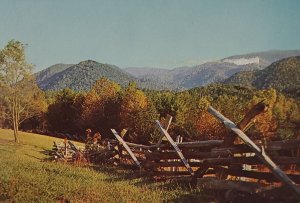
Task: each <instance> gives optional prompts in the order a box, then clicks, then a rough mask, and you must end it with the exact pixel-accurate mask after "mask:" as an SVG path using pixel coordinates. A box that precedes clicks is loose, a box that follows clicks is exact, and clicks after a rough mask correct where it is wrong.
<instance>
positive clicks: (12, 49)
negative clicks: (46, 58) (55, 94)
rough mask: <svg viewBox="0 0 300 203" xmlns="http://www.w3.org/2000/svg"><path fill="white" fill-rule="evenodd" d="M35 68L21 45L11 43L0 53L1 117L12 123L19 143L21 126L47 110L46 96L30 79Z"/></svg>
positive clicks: (12, 41)
mask: <svg viewBox="0 0 300 203" xmlns="http://www.w3.org/2000/svg"><path fill="white" fill-rule="evenodd" d="M32 67H33V66H32V65H31V64H28V63H27V62H26V59H25V46H24V45H23V44H22V43H21V42H19V41H14V40H11V41H9V42H8V44H7V45H6V46H5V47H4V49H2V50H0V92H1V97H0V105H1V106H2V107H1V108H0V109H1V110H2V112H1V113H0V116H3V117H4V118H5V119H6V120H8V121H10V127H12V128H13V129H14V134H15V141H16V142H18V139H19V138H18V130H19V126H20V124H21V123H22V122H24V121H25V120H27V119H29V118H31V117H34V116H40V115H41V114H42V112H43V111H44V110H45V108H46V104H45V101H44V95H43V93H42V92H41V91H40V89H39V88H38V86H37V85H36V83H35V81H34V79H33V77H32V75H31V73H32V72H31V71H32Z"/></svg>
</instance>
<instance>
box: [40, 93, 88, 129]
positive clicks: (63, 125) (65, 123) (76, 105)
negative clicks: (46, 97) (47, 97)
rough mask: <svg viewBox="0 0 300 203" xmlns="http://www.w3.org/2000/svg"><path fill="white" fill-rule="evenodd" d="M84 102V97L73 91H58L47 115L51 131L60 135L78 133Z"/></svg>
mask: <svg viewBox="0 0 300 203" xmlns="http://www.w3.org/2000/svg"><path fill="white" fill-rule="evenodd" d="M82 102H83V95H82V94H80V93H76V92H74V91H73V90H71V89H63V90H61V91H58V92H57V93H56V95H55V96H54V101H53V103H52V104H50V105H49V107H48V112H47V114H46V118H47V121H48V125H49V126H48V128H49V130H50V131H54V132H59V133H77V132H78V130H79V128H78V120H79V118H80V116H81V113H82V110H81V105H82Z"/></svg>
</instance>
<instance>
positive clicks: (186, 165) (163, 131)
mask: <svg viewBox="0 0 300 203" xmlns="http://www.w3.org/2000/svg"><path fill="white" fill-rule="evenodd" d="M156 124H157V126H158V127H159V129H160V131H161V132H162V133H163V134H164V135H165V136H166V138H167V139H168V141H169V142H170V144H171V145H172V146H173V148H174V149H175V151H176V153H177V154H178V156H179V157H180V159H181V161H182V162H183V164H184V165H185V167H186V168H187V170H188V171H189V173H190V174H191V175H194V171H193V169H192V168H191V167H190V165H189V163H188V162H187V160H186V159H185V157H184V156H183V154H182V152H181V150H180V149H179V148H178V146H177V144H176V143H175V142H174V140H173V139H172V137H171V136H170V135H169V133H168V132H167V131H166V130H165V129H164V128H163V126H162V125H161V124H160V122H159V121H158V120H156Z"/></svg>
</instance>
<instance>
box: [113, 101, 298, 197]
mask: <svg viewBox="0 0 300 203" xmlns="http://www.w3.org/2000/svg"><path fill="white" fill-rule="evenodd" d="M266 109H267V107H266V105H265V104H264V103H263V102H260V103H258V104H256V105H255V106H254V107H253V108H252V109H251V110H250V111H249V112H248V113H247V114H246V115H245V116H244V118H243V119H242V120H241V122H240V123H238V124H237V125H236V124H235V123H233V122H232V121H231V120H229V119H228V118H226V117H225V116H223V115H222V114H221V113H220V112H218V111H217V110H215V109H214V108H213V107H209V108H208V112H209V113H211V114H212V115H213V116H215V117H216V118H217V119H218V120H220V121H221V122H222V123H223V124H224V126H225V127H226V128H228V129H229V130H230V133H229V134H228V135H227V136H225V139H224V140H207V141H196V142H182V143H177V142H174V140H173V139H172V137H171V136H170V134H169V133H168V128H169V126H170V124H171V121H172V117H170V116H168V117H167V119H166V120H165V122H164V123H163V124H161V123H160V121H156V124H157V127H158V129H159V130H160V131H161V133H162V136H164V137H165V138H166V140H167V141H168V142H167V143H162V141H161V140H162V138H160V139H159V142H158V143H156V144H153V145H149V146H146V145H141V144H135V143H130V142H126V141H124V140H123V139H122V138H121V137H120V136H119V135H118V134H117V132H116V131H115V130H113V129H112V132H113V134H114V135H115V136H116V138H117V139H118V140H119V142H120V144H121V145H122V146H123V148H120V150H121V154H123V156H122V157H123V159H124V158H128V159H131V160H133V162H131V163H134V164H135V165H136V166H138V167H139V168H143V169H145V171H148V172H149V173H150V174H151V175H153V176H170V177H178V176H190V177H192V183H195V181H196V182H197V180H199V178H200V179H201V178H203V177H205V176H214V177H217V178H219V179H224V180H225V179H228V178H229V179H232V178H238V179H244V180H248V181H254V180H255V179H256V180H264V183H269V184H270V183H273V182H281V183H282V184H284V185H286V186H287V187H289V188H290V190H291V191H293V192H294V194H295V195H296V196H297V197H298V198H300V189H299V187H298V186H297V185H296V183H298V184H300V169H299V168H298V167H299V166H300V139H296V140H284V141H272V142H267V143H265V142H264V143H263V142H262V141H260V140H256V141H253V140H251V139H250V138H249V137H248V136H247V135H246V134H245V132H246V131H247V130H248V129H249V127H250V126H251V125H253V123H254V122H255V117H256V116H257V115H259V114H261V113H263V112H264V111H265V110H266ZM237 137H239V138H240V139H241V140H242V141H243V143H239V144H235V143H234V141H235V139H236V138H237ZM122 150H124V152H122ZM174 168H176V170H174ZM245 178H246V179H245Z"/></svg>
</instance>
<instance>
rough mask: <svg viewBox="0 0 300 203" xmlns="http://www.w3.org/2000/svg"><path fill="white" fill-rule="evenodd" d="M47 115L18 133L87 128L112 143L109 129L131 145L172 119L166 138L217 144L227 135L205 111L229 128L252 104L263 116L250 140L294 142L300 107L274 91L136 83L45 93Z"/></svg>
mask: <svg viewBox="0 0 300 203" xmlns="http://www.w3.org/2000/svg"><path fill="white" fill-rule="evenodd" d="M45 99H46V102H47V103H48V109H47V111H46V112H44V113H43V114H41V116H39V117H35V118H31V119H28V120H27V122H24V124H23V125H22V127H23V128H38V129H40V130H42V131H44V132H46V131H48V132H51V133H68V134H78V135H80V136H82V137H83V136H84V130H85V129H87V128H91V129H92V130H93V131H94V132H97V131H98V132H100V133H101V134H102V137H112V136H113V135H112V134H111V132H110V129H111V128H114V129H117V130H118V131H121V130H122V129H123V128H126V129H128V132H127V134H126V137H125V139H126V140H129V141H133V142H136V143H145V144H146V143H149V142H151V141H156V140H157V139H158V137H159V135H160V134H159V132H158V131H157V130H156V127H155V122H154V121H155V120H156V119H163V118H165V117H166V116H167V115H168V114H169V115H171V116H173V118H174V119H173V122H172V125H171V127H170V129H169V132H170V134H171V135H172V136H174V138H175V137H176V136H177V135H181V136H183V137H184V140H185V141H192V140H207V139H222V138H223V137H224V135H226V134H227V133H228V132H227V130H226V129H225V127H224V126H223V125H222V124H221V123H219V121H217V120H216V119H215V118H213V117H212V116H211V115H210V114H209V113H208V112H207V111H206V109H207V107H208V106H209V105H212V106H213V107H214V108H216V109H217V110H219V111H220V112H222V114H224V115H225V116H226V117H228V118H229V119H231V120H232V121H234V122H239V121H240V120H241V119H242V117H243V116H244V115H245V113H246V112H247V111H248V110H249V109H250V108H251V107H252V106H253V105H255V104H256V103H258V102H260V101H264V102H265V103H266V104H267V106H268V110H267V111H266V112H265V113H263V114H262V115H260V116H259V117H258V118H257V119H256V122H255V125H254V126H253V127H252V128H251V129H250V131H249V134H250V136H252V137H254V138H258V139H259V138H261V137H263V138H265V139H291V138H295V137H297V136H299V127H300V111H299V110H300V105H299V101H297V100H295V99H292V98H289V97H286V96H284V95H283V94H281V93H279V92H277V91H276V90H274V89H268V90H256V89H251V88H246V87H239V86H234V85H224V84H212V85H209V86H206V87H201V88H194V89H191V90H189V91H183V92H173V91H150V90H140V89H138V88H137V86H136V84H135V83H129V85H128V86H127V87H125V88H122V87H121V86H120V85H118V84H117V83H115V82H112V81H110V80H108V79H106V78H101V79H100V80H98V81H97V82H96V83H95V84H94V85H93V87H92V88H91V90H90V91H88V92H85V93H78V92H74V91H72V90H70V89H64V90H61V91H50V92H46V93H45Z"/></svg>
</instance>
